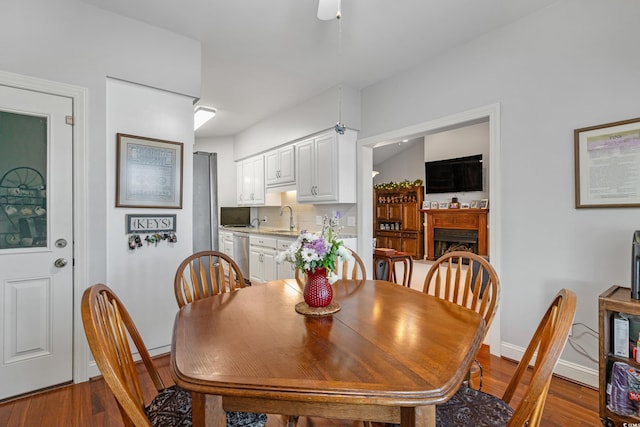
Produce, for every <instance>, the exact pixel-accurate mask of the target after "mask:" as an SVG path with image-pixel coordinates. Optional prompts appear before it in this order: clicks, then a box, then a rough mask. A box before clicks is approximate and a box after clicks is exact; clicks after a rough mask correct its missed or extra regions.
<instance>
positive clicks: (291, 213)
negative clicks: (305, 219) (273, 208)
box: [280, 205, 294, 231]
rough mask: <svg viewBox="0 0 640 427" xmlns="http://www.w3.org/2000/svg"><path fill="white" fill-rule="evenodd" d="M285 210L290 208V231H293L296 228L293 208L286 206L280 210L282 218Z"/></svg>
mask: <svg viewBox="0 0 640 427" xmlns="http://www.w3.org/2000/svg"><path fill="white" fill-rule="evenodd" d="M284 208H289V231H293V229H294V226H293V209H291V206H289V205H284V206H283V207H281V208H280V216H282V212H284Z"/></svg>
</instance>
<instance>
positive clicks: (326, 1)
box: [318, 0, 341, 21]
mask: <svg viewBox="0 0 640 427" xmlns="http://www.w3.org/2000/svg"><path fill="white" fill-rule="evenodd" d="M340 2H341V0H318V19H319V20H321V21H330V20H332V19H336V15H337V14H338V12H339V11H340Z"/></svg>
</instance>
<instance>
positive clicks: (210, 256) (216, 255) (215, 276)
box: [173, 251, 246, 307]
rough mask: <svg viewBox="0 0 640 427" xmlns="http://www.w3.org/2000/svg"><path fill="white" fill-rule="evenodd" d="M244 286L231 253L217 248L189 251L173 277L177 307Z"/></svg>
mask: <svg viewBox="0 0 640 427" xmlns="http://www.w3.org/2000/svg"><path fill="white" fill-rule="evenodd" d="M245 286H246V284H245V281H244V277H243V276H242V272H241V271H240V267H238V264H236V262H235V261H234V260H233V259H232V258H231V257H230V256H229V255H227V254H225V253H222V252H218V251H201V252H196V253H194V254H192V255H189V256H188V257H187V258H185V259H184V261H182V262H181V263H180V265H179V266H178V270H177V271H176V275H175V278H174V281H173V289H174V292H175V294H176V301H177V302H178V307H182V306H183V305H185V304H187V303H190V302H192V301H194V300H198V299H201V298H206V297H210V296H213V295H218V294H221V293H225V292H231V291H235V290H236V289H239V288H244V287H245Z"/></svg>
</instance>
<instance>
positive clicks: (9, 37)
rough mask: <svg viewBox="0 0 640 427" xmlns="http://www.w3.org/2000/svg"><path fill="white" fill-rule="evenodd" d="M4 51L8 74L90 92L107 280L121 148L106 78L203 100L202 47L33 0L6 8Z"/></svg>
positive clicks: (91, 179)
mask: <svg viewBox="0 0 640 427" xmlns="http://www.w3.org/2000/svg"><path fill="white" fill-rule="evenodd" d="M0 52H2V55H0V70H3V71H9V72H13V73H18V74H23V75H27V76H33V77H37V78H41V79H48V80H53V81H57V82H62V83H67V84H71V85H75V86H80V87H84V88H87V89H88V104H87V111H86V116H87V117H88V123H87V124H86V129H87V135H86V138H87V139H86V141H87V147H86V151H87V158H86V162H87V171H88V176H87V182H86V185H87V187H88V190H89V191H88V194H87V201H88V202H87V203H88V211H89V215H88V216H89V218H90V221H87V224H88V226H87V233H88V238H87V242H88V253H87V254H86V255H87V259H88V266H87V273H88V283H86V285H87V286H88V285H90V284H92V283H96V282H105V281H106V277H107V267H106V263H105V259H106V257H107V244H106V241H107V236H106V224H107V207H108V206H113V204H114V201H113V200H114V199H109V200H107V198H106V197H105V193H106V185H107V182H108V179H110V177H111V175H110V173H112V171H108V170H107V164H106V162H105V158H106V157H107V152H108V150H109V149H112V148H113V145H112V144H113V141H112V140H108V141H107V140H106V139H105V138H106V114H107V113H106V83H105V79H106V77H107V76H112V77H116V78H120V79H125V80H130V81H134V82H137V83H142V84H146V85H149V86H155V87H160V88H162V89H166V90H170V91H174V92H177V93H184V94H187V95H190V96H193V97H194V98H197V97H198V96H199V94H200V69H201V66H200V43H199V42H197V41H195V40H192V39H188V38H186V37H183V36H179V35H177V34H173V33H170V32H168V31H165V30H161V29H158V28H155V27H151V26H149V25H146V24H144V23H141V22H137V21H133V20H131V19H127V18H123V17H120V16H118V15H114V14H112V13H109V12H106V11H103V10H101V9H98V8H96V7H93V6H89V5H87V4H85V3H81V2H79V1H76V0H65V1H50V0H30V1H20V2H18V1H11V2H1V3H0ZM145 108H146V107H145ZM191 121H193V119H191ZM108 177H109V178H108ZM77 300H78V301H79V300H80V296H79V295H78V296H77Z"/></svg>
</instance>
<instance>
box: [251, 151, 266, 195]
mask: <svg viewBox="0 0 640 427" xmlns="http://www.w3.org/2000/svg"><path fill="white" fill-rule="evenodd" d="M251 169H252V171H253V176H252V179H253V197H252V199H251V201H252V204H254V205H264V159H263V157H262V156H258V157H254V158H253V159H252V161H251Z"/></svg>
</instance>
